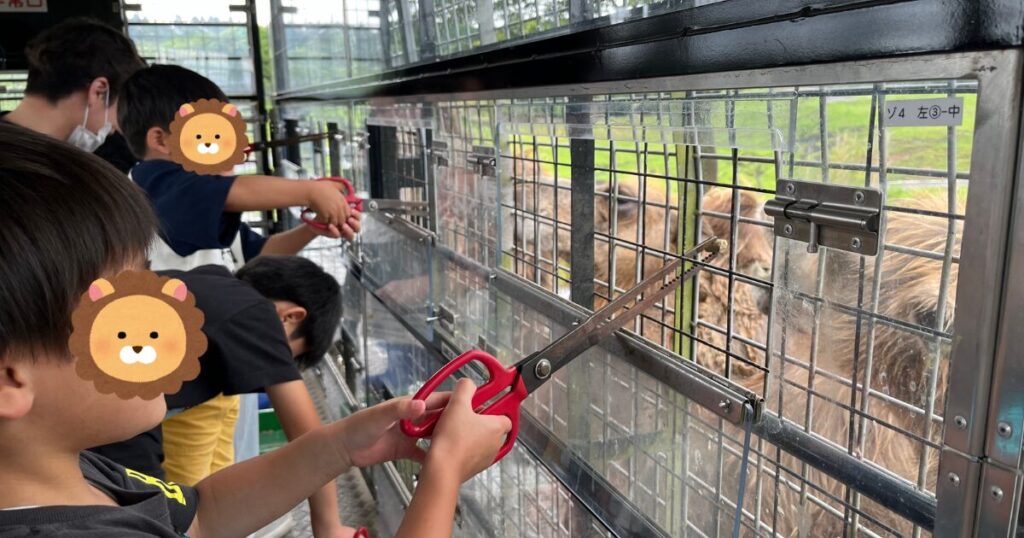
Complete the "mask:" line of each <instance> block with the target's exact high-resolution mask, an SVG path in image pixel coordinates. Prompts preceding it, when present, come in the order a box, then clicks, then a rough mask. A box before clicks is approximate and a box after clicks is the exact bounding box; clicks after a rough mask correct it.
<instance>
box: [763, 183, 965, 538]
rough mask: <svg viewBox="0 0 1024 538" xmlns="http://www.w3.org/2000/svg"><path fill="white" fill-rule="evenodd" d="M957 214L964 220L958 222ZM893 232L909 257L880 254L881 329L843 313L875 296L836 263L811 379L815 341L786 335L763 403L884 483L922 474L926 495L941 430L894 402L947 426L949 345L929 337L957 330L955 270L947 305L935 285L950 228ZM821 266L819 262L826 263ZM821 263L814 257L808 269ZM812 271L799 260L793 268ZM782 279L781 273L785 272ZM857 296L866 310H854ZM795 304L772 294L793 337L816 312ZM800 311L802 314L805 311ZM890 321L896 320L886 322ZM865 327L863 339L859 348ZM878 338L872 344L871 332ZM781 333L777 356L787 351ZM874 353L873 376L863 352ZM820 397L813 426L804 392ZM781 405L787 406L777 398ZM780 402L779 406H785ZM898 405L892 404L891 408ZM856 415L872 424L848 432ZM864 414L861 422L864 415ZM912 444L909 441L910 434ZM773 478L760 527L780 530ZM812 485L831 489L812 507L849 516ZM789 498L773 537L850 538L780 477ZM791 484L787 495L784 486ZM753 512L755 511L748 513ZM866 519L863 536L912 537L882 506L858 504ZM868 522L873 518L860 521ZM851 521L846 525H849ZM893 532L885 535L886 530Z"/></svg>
mask: <svg viewBox="0 0 1024 538" xmlns="http://www.w3.org/2000/svg"><path fill="white" fill-rule="evenodd" d="M899 205H909V206H911V208H912V209H917V210H923V211H930V212H934V213H945V212H947V211H948V209H949V208H948V204H947V202H946V200H944V199H937V198H929V197H924V198H920V199H916V200H913V201H910V202H909V203H908V202H905V201H900V202H899ZM962 209H963V208H962V207H959V208H958V212H960V213H961V214H962ZM887 218H888V223H887V226H886V229H885V241H886V244H887V245H891V246H897V247H902V248H901V250H900V251H893V250H887V251H886V252H885V253H884V258H883V262H882V264H881V268H880V272H878V275H879V277H880V291H879V300H878V305H877V312H878V315H879V316H880V318H882V319H880V320H876V321H874V322H873V323H872V322H871V321H869V319H868V317H867V316H861V318H860V319H858V318H857V316H856V314H853V313H849V312H844V311H843V309H844V308H846V307H858V306H859V307H860V308H861V309H862V311H868V312H870V311H871V310H872V308H871V307H872V305H871V304H870V302H871V295H870V293H868V294H866V295H864V294H858V286H856V285H852V284H853V283H856V282H857V281H858V275H859V271H860V257H859V256H855V255H852V254H846V253H837V252H829V254H828V257H829V259H827V260H826V262H825V263H826V270H825V271H824V272H823V274H824V276H825V282H824V284H823V287H822V289H823V290H824V292H823V294H822V295H823V296H824V298H825V299H826V303H825V306H824V307H823V308H821V311H820V314H819V315H820V316H821V319H822V321H821V322H820V323H819V324H818V328H817V331H818V332H817V334H816V335H815V336H816V337H817V339H818V350H819V351H818V354H817V355H816V357H814V366H815V369H814V371H813V372H812V371H811V370H809V368H808V367H807V366H806V365H807V364H809V363H810V359H811V357H810V353H809V350H810V347H811V346H810V338H811V336H810V335H806V334H801V333H800V332H793V331H790V332H789V335H790V338H789V339H788V342H787V347H786V350H785V351H786V354H787V355H789V356H791V357H792V360H790V361H784V362H779V361H778V360H777V358H773V359H772V360H773V363H772V366H771V370H772V379H771V380H770V382H769V387H770V388H769V393H768V394H767V398H766V402H767V404H768V407H769V409H771V410H772V411H774V412H775V413H778V414H779V415H781V416H782V417H784V418H785V419H787V420H789V421H792V422H795V423H797V424H799V425H801V426H803V425H804V424H805V423H806V424H808V425H809V430H810V432H811V433H812V434H814V435H816V436H819V437H821V438H824V439H827V440H829V441H831V442H833V443H835V444H837V445H839V446H841V447H843V448H844V449H849V450H852V451H853V453H854V454H856V455H857V456H859V457H860V458H862V459H864V460H867V461H870V462H872V463H873V464H874V465H876V466H879V467H882V468H884V469H886V470H888V471H889V472H891V473H893V474H895V475H897V476H899V477H901V478H903V479H905V480H907V481H909V482H911V483H917V482H918V479H919V472H920V470H921V468H922V467H923V469H924V477H925V478H924V481H923V486H924V487H925V488H926V489H927V490H928V491H934V489H935V480H936V474H937V470H938V451H937V450H936V449H935V448H933V447H930V446H928V447H926V446H925V443H924V442H922V439H929V440H930V441H931V443H938V441H939V440H940V439H941V434H942V431H941V426H939V425H937V424H935V423H934V422H932V423H931V424H929V420H928V419H926V417H925V416H923V415H922V413H921V412H916V411H912V410H909V409H907V407H906V406H905V405H903V404H900V403H899V402H896V401H894V400H899V401H902V402H906V403H907V404H909V405H912V406H915V407H917V408H919V409H925V410H927V409H928V408H929V407H930V408H931V409H932V411H933V412H935V413H937V414H941V411H942V408H943V396H944V394H945V392H946V388H947V386H948V379H947V367H948V356H949V343H948V342H947V339H946V338H944V337H941V338H939V337H935V336H930V335H928V334H926V333H930V332H932V331H938V332H939V333H949V332H951V330H952V323H953V310H954V307H955V304H954V303H955V295H954V294H953V293H952V291H953V290H955V288H956V284H957V275H958V268H957V265H955V264H953V265H951V266H950V271H949V273H948V275H947V276H946V277H945V278H947V279H948V281H947V282H946V284H945V287H946V289H948V290H950V293H949V295H948V296H947V297H946V298H945V304H944V305H940V304H939V303H940V293H939V290H940V282H942V280H943V278H944V277H943V271H942V265H943V264H942V261H941V257H942V256H943V253H944V251H945V247H946V241H947V237H948V236H949V235H950V234H949V232H950V229H949V221H948V220H947V219H945V218H939V217H930V216H923V215H918V214H910V213H901V212H896V211H890V212H888V217H887ZM959 228H960V223H959V222H957V223H956V224H955V225H954V231H955V237H956V238H957V240H956V242H954V243H953V245H952V249H953V250H952V252H953V253H954V254H958V252H959V242H958V238H959V236H960V233H959ZM908 248H909V249H916V250H918V251H924V252H927V253H930V254H931V256H933V257H938V258H939V259H932V258H929V257H927V256H923V255H917V254H911V253H907V252H906V249H908ZM790 255H791V256H793V257H795V258H799V257H800V256H805V257H806V256H807V255H806V254H805V253H803V246H802V245H800V244H795V245H793V249H792V250H791V252H790ZM819 255H820V254H819ZM810 258H812V259H813V258H814V257H810ZM804 261H805V260H799V259H797V260H796V262H795V263H796V264H797V268H798V269H799V268H800V266H801V264H802V263H804ZM864 261H865V277H864V282H865V288H866V289H867V290H868V292H870V289H871V283H872V282H873V280H874V275H875V268H874V262H875V258H865V259H864ZM780 268H781V266H780V267H778V268H777V269H780ZM811 273H813V271H795V272H794V274H797V275H802V278H804V279H806V278H807V275H809V274H811ZM794 287H795V288H797V289H801V290H805V291H806V290H812V289H814V283H813V282H811V281H806V280H805V281H798V282H796V283H794ZM858 295H860V300H859V302H858ZM798 303H800V301H799V300H798V299H796V298H795V297H794V296H792V295H791V294H790V293H789V292H786V291H783V290H776V323H778V324H785V325H787V326H798V327H799V326H808V327H810V326H813V323H812V321H813V320H812V319H810V318H812V317H813V309H809V308H806V307H805V306H806V305H801V304H798ZM802 307H803V308H802ZM786 312H796V313H797V314H795V317H796V318H799V317H805V318H807V319H793V318H787V316H786V315H785V313H786ZM885 320H894V322H888V321H885ZM858 324H859V325H860V327H859V329H860V330H859V335H860V339H859V341H857V340H856V339H855V338H856V335H858ZM872 325H873V327H874V332H873V335H872V331H871V327H872ZM908 326H917V327H921V328H922V330H920V331H919V330H914V329H911V330H908V329H907V328H906V327H908ZM779 334H780V332H778V331H777V332H776V335H777V336H776V339H775V340H776V341H775V346H776V348H777V351H781V350H779V349H778V346H779V344H780V342H779V338H778V335H779ZM869 349H871V361H870V369H869V361H868V359H867V357H868V350H869ZM851 379H853V380H854V381H855V382H856V384H857V386H858V390H857V391H856V394H853V393H852V391H851V388H850V382H849V381H848V380H851ZM865 379H869V380H870V386H871V388H872V389H873V390H874V391H877V393H874V394H871V395H869V396H868V397H867V401H866V402H865V401H864V391H863V385H864V381H865ZM750 381H751V383H750V384H751V385H753V384H756V383H760V382H761V381H763V378H762V377H761V376H760V375H759V376H755V377H754V378H751V380H750ZM932 385H934V386H935V391H934V394H935V395H936V397H935V398H934V399H933V400H932V401H929V398H928V395H929V393H930V389H931V386H932ZM809 386H811V387H813V392H814V394H815V396H813V401H811V402H810V404H811V406H812V408H811V412H810V415H809V416H808V414H807V411H808V403H809V402H808V391H807V390H806V389H805V388H804V387H809ZM780 393H781V394H780ZM780 396H781V398H782V402H783V403H782V404H781V406H780V405H779V404H778V401H779V398H780ZM890 398H891V399H890ZM851 409H856V410H858V411H857V413H860V412H863V413H864V415H866V416H867V417H870V418H865V419H864V420H861V418H860V417H861V415H860V414H855V415H854V421H853V428H852V429H851V421H850V417H851V413H852V411H851ZM861 410H862V411H861ZM904 432H906V433H904ZM782 465H783V466H784V468H785V469H788V470H790V471H794V472H798V473H799V472H800V469H801V462H800V461H799V460H797V459H796V458H795V457H793V456H790V455H788V454H783V457H782ZM775 470H776V468H775V467H774V466H773V465H771V464H770V463H769V464H767V465H766V466H764V467H762V468H761V469H760V471H759V472H760V474H761V477H760V478H761V479H762V480H763V481H764V482H763V485H762V487H761V493H762V495H763V496H765V497H764V498H763V499H762V504H761V518H762V521H772V520H773V513H772V509H773V505H774V502H775V499H774V496H775V491H776V489H775V481H774V478H773V475H774V473H775ZM807 473H808V478H807V482H808V483H810V484H815V485H817V486H820V487H822V488H823V489H824V491H825V493H826V494H827V495H826V494H823V493H820V492H817V493H816V492H814V491H813V490H809V493H811V494H812V495H813V496H814V497H815V498H816V499H819V500H825V499H827V498H828V496H834V497H835V498H836V499H839V500H825V504H827V505H830V506H832V507H833V508H835V509H837V510H838V511H839V514H843V505H842V502H840V501H841V500H842V499H844V498H846V495H847V491H846V488H845V487H844V486H843V485H842V484H839V483H838V482H836V481H835V480H833V479H831V478H829V477H827V476H825V475H824V473H821V472H819V471H816V470H814V469H812V468H809V467H808V468H807ZM782 475H783V478H784V479H785V480H784V481H783V486H782V487H781V494H780V495H779V498H778V514H777V516H778V517H777V519H776V520H775V521H776V528H775V530H776V532H778V533H779V534H781V535H783V536H826V537H832V536H845V535H846V534H845V533H846V526H847V525H848V523H845V522H844V518H843V516H842V515H835V514H833V513H830V512H829V511H828V510H826V509H824V508H821V507H820V506H819V505H818V504H816V503H815V502H812V501H811V500H809V499H807V498H806V497H802V496H801V494H800V492H799V490H798V489H796V490H795V489H793V488H799V487H800V483H801V481H800V480H799V479H798V478H797V477H794V476H792V475H788V474H787V473H786V472H785V471H784V472H783V473H782ZM757 480H758V473H754V474H752V475H751V476H750V478H749V481H748V490H747V491H748V494H749V495H750V496H748V498H751V497H752V496H753V493H754V492H755V489H754V488H755V487H756V483H757ZM787 483H788V484H789V486H787V485H785V484H787ZM746 508H747V510H748V511H752V510H753V505H752V504H747V505H746ZM861 510H862V511H863V513H864V516H861V517H860V519H859V524H861V525H862V526H864V527H865V528H868V529H871V530H872V531H874V532H876V533H879V534H881V535H883V536H884V535H893V534H899V535H903V536H908V535H910V534H911V532H912V525H911V524H910V523H909V522H908V521H906V520H904V519H902V518H900V517H898V516H897V515H895V514H894V513H893V512H891V511H889V510H887V509H884V508H882V507H880V506H878V505H876V504H875V503H873V502H871V501H869V500H866V499H863V500H862V502H861ZM865 516H866V517H865ZM847 517H849V515H848V516H847ZM887 529H888V530H887Z"/></svg>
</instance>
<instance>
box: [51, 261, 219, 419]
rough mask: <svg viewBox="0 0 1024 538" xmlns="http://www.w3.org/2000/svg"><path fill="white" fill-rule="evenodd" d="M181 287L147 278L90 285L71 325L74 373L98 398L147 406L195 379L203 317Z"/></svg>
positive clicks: (126, 276) (129, 275) (202, 347)
mask: <svg viewBox="0 0 1024 538" xmlns="http://www.w3.org/2000/svg"><path fill="white" fill-rule="evenodd" d="M195 303H196V300H195V297H194V296H193V295H192V294H191V293H190V292H189V291H188V288H186V286H185V283H184V282H182V281H180V280H178V279H173V278H169V277H161V276H157V275H156V273H153V272H151V271H125V272H123V273H121V274H119V275H117V276H116V277H115V278H113V279H111V280H106V279H103V278H100V279H97V280H96V281H94V282H93V283H92V284H91V285H90V286H89V290H88V291H87V292H85V293H84V294H83V295H82V300H81V302H80V303H79V305H78V308H76V309H75V311H74V313H73V314H72V317H71V322H72V325H73V330H72V333H71V338H70V340H69V341H68V344H69V347H70V349H71V352H72V354H74V355H75V357H76V358H77V360H76V361H75V371H76V372H77V373H78V375H79V376H80V377H82V378H83V379H86V380H89V381H92V382H93V383H94V384H95V385H96V389H97V390H98V391H100V393H102V394H111V393H113V394H116V395H117V396H119V397H121V398H123V399H126V400H127V399H131V398H134V397H139V398H142V399H144V400H152V399H153V398H156V397H157V396H160V395H161V394H163V393H174V392H177V391H178V390H179V389H180V388H181V384H182V383H184V382H185V381H189V380H191V379H195V377H196V376H198V375H199V357H200V356H201V355H202V354H203V353H205V352H206V335H204V334H203V332H202V331H201V330H200V329H201V328H202V326H203V320H204V316H203V313H202V312H201V311H200V310H199V309H198V308H196V307H195Z"/></svg>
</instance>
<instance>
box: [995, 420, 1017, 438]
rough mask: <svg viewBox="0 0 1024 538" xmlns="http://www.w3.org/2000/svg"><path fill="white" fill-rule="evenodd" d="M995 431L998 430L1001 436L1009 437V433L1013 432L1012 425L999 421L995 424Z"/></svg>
mask: <svg viewBox="0 0 1024 538" xmlns="http://www.w3.org/2000/svg"><path fill="white" fill-rule="evenodd" d="M996 431H998V432H999V435H1001V436H1003V437H1009V436H1010V434H1011V433H1013V427H1012V426H1010V425H1009V424H1007V423H1006V422H1000V423H999V425H998V426H996Z"/></svg>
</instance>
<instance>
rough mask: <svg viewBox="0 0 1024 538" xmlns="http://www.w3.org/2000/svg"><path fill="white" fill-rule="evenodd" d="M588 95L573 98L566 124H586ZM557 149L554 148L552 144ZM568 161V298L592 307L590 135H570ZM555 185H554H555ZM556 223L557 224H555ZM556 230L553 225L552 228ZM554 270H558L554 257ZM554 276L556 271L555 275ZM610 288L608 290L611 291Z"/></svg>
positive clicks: (592, 175)
mask: <svg viewBox="0 0 1024 538" xmlns="http://www.w3.org/2000/svg"><path fill="white" fill-rule="evenodd" d="M589 102H590V98H589V97H584V98H578V99H573V100H572V101H570V104H569V106H568V108H567V111H566V115H565V121H566V123H568V124H569V125H590V112H589V110H588V109H587V108H586V103H589ZM555 151H556V152H557V151H558V148H557V147H556V148H555ZM569 155H570V162H571V163H572V176H571V177H572V194H571V203H572V205H571V207H572V230H571V232H570V236H569V237H570V242H571V245H570V250H569V260H570V261H569V264H570V266H571V268H572V282H571V285H570V288H569V290H570V298H571V299H572V301H573V302H574V303H576V304H578V305H580V306H583V307H585V308H588V309H593V308H594V139H592V138H573V139H572V140H570V142H569ZM556 188H557V187H556ZM556 226H557V224H556ZM556 233H557V228H556ZM555 272H556V273H557V272H558V264H557V260H556V263H555ZM556 276H557V275H556ZM612 291H613V290H609V293H611V292H612Z"/></svg>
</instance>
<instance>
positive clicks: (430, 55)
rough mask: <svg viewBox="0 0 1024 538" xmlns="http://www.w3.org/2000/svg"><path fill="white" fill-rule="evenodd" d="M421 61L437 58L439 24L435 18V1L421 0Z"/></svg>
mask: <svg viewBox="0 0 1024 538" xmlns="http://www.w3.org/2000/svg"><path fill="white" fill-rule="evenodd" d="M418 22H419V25H420V38H421V41H420V43H419V49H420V59H421V60H432V59H434V57H436V56H437V45H436V43H437V23H436V21H435V18H434V0H420V13H419V21H418Z"/></svg>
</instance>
